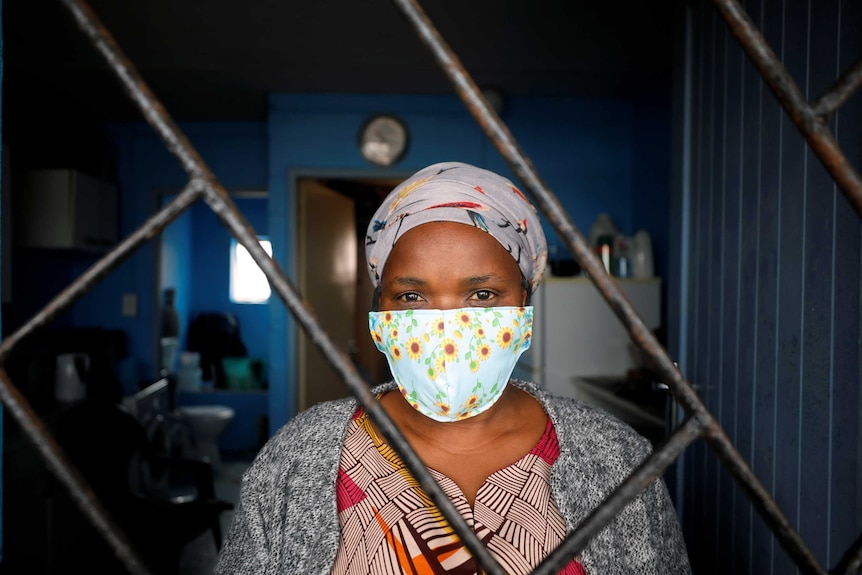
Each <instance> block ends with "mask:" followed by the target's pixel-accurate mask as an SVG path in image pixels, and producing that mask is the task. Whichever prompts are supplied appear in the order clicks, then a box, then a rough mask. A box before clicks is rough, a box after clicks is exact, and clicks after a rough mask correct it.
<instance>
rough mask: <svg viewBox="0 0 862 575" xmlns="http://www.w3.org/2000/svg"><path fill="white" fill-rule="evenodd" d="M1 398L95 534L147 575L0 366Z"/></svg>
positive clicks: (140, 574)
mask: <svg viewBox="0 0 862 575" xmlns="http://www.w3.org/2000/svg"><path fill="white" fill-rule="evenodd" d="M0 399H2V400H3V404H4V405H5V406H6V409H7V410H8V411H9V413H10V414H11V415H12V417H13V418H14V419H15V420H16V421H17V422H18V424H19V425H20V426H21V428H22V429H23V430H24V432H25V434H26V435H27V437H29V438H30V440H31V441H32V442H33V445H34V446H35V447H36V449H37V450H38V451H39V453H40V454H41V455H42V457H43V458H44V459H45V463H46V464H47V465H48V468H49V469H50V470H51V471H52V472H53V473H54V475H55V476H56V477H57V479H58V480H59V482H60V483H62V484H63V486H64V487H65V488H66V489H67V490H68V492H69V494H71V496H72V499H74V500H75V503H77V505H78V507H79V508H80V509H81V511H82V512H83V513H84V515H85V516H86V517H87V519H89V520H90V523H92V524H93V526H94V527H95V528H96V531H98V532H99V533H100V534H101V535H102V537H104V538H105V540H106V541H107V542H108V545H110V546H111V548H113V550H114V552H115V553H116V554H117V557H118V558H119V559H120V561H122V562H123V564H124V565H125V566H126V568H127V569H128V570H129V572H130V573H134V574H136V575H148V574H149V573H150V572H149V570H147V569H146V568H145V567H144V565H143V563H142V562H141V560H140V558H139V557H138V554H137V553H136V552H135V550H134V549H133V548H132V546H131V544H130V543H129V541H128V540H127V539H126V536H125V534H124V533H123V531H122V529H120V528H119V526H117V524H116V523H115V522H114V521H113V519H111V518H110V516H109V515H108V512H107V511H106V510H105V508H104V507H103V506H102V504H101V503H100V502H99V499H98V497H96V495H95V494H94V493H93V490H92V489H91V488H90V486H89V484H88V483H87V482H86V480H85V479H84V478H83V477H82V476H81V474H80V473H79V472H78V470H77V469H76V468H75V466H74V465H72V462H71V461H69V458H68V457H66V454H65V453H64V452H63V450H62V449H61V448H60V446H59V445H58V444H57V442H56V441H55V440H54V438H53V436H52V435H51V434H50V432H49V431H48V429H47V428H46V427H45V424H44V423H43V422H42V420H41V419H40V418H39V416H38V415H36V412H35V411H33V408H32V407H30V404H29V402H28V401H27V400H26V399H25V398H24V396H22V395H21V393H20V392H19V391H18V389H17V388H16V387H15V385H14V384H13V383H12V381H11V380H10V379H9V374H8V373H6V369H5V368H3V367H0ZM46 552H48V551H46Z"/></svg>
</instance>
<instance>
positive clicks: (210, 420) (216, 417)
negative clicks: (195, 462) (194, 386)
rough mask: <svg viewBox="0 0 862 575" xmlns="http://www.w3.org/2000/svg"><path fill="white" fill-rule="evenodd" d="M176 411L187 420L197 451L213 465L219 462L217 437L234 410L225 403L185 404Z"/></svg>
mask: <svg viewBox="0 0 862 575" xmlns="http://www.w3.org/2000/svg"><path fill="white" fill-rule="evenodd" d="M177 411H178V412H179V413H180V415H181V416H182V417H183V418H184V419H185V420H186V421H188V422H189V425H190V426H191V428H192V432H193V433H194V436H195V442H196V443H197V446H198V453H199V454H200V456H201V457H202V458H203V459H206V460H207V461H209V462H210V463H211V464H213V465H218V464H219V463H221V456H220V455H219V448H218V438H219V435H221V432H222V431H224V430H225V428H226V427H227V426H228V425H230V422H231V421H233V417H234V410H233V408H231V407H228V406H226V405H187V406H182V407H178V408H177Z"/></svg>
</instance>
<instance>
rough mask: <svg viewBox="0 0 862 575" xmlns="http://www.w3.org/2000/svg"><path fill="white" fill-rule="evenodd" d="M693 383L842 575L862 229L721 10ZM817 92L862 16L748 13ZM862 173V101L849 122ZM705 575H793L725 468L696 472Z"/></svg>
mask: <svg viewBox="0 0 862 575" xmlns="http://www.w3.org/2000/svg"><path fill="white" fill-rule="evenodd" d="M692 7H693V10H694V14H693V18H692V22H693V24H694V26H693V28H694V32H695V35H696V37H695V41H694V45H693V52H692V54H693V61H694V69H693V72H692V73H693V78H692V82H693V86H694V99H695V102H694V105H693V107H692V115H693V117H692V139H691V145H692V149H691V150H690V154H691V158H692V172H691V182H690V185H691V189H692V196H691V200H690V202H691V203H690V209H691V212H690V214H689V216H690V218H689V221H690V224H691V230H690V234H691V235H690V237H691V243H692V245H691V246H689V248H690V259H689V261H688V266H687V273H688V274H689V276H690V277H689V278H687V280H688V282H689V285H690V286H692V287H691V294H690V297H689V309H688V312H687V317H688V319H689V325H686V326H681V327H680V329H679V333H681V334H686V336H687V337H688V338H689V341H688V342H687V349H688V355H687V357H686V358H684V362H685V365H686V366H687V375H688V376H689V378H690V379H691V381H692V382H693V383H695V384H696V385H698V386H699V390H698V391H699V393H700V395H701V397H702V398H703V399H704V401H705V403H706V404H707V406H708V407H709V409H710V410H712V412H713V414H715V415H716V417H718V418H719V420H720V421H721V423H722V425H724V426H725V429H726V430H727V432H728V435H729V436H730V437H731V438H732V439H733V440H734V441H735V443H736V445H737V447H738V448H739V450H740V453H742V455H743V456H744V457H746V458H748V459H749V461H750V463H751V465H752V468H753V470H754V472H755V473H756V474H757V476H758V477H759V478H760V479H761V481H762V482H763V483H764V485H765V486H766V487H767V489H769V490H770V491H771V492H772V493H773V495H774V497H775V498H776V500H777V501H778V503H779V504H780V505H781V507H782V509H784V511H785V514H786V515H787V517H788V518H789V519H790V521H791V522H792V523H793V524H794V525H795V526H796V527H797V528H798V529H799V530H800V531H801V533H802V535H803V537H804V538H805V539H806V541H807V542H808V544H809V545H810V546H811V548H812V550H813V552H814V553H815V554H816V556H817V557H818V558H819V559H820V560H821V561H823V562H824V564H826V565H827V566H832V565H834V563H835V562H836V561H837V560H838V559H839V557H840V555H841V553H843V552H844V550H845V549H846V547H847V545H849V544H850V542H851V541H852V540H853V539H854V538H855V537H856V536H857V534H858V529H859V528H860V525H859V517H858V515H859V509H858V506H859V485H860V477H859V475H858V473H859V469H858V461H857V460H858V457H859V454H860V444H859V431H860V421H859V406H860V400H862V398H860V394H859V383H860V370H862V365H860V313H862V311H861V310H860V264H862V249H860V244H862V225H860V222H859V219H858V218H857V217H856V216H855V214H854V213H853V210H852V209H851V208H850V206H849V203H848V202H847V201H846V199H845V198H844V197H843V196H842V195H840V193H836V191H835V189H834V185H833V183H832V181H831V179H830V178H829V176H828V174H827V173H826V172H825V170H824V169H823V167H822V166H821V164H820V163H819V160H817V158H816V157H815V156H814V155H813V154H812V153H811V152H810V151H809V150H808V149H807V146H806V144H805V143H804V140H803V139H802V138H801V136H800V135H799V133H798V131H797V130H796V128H795V127H794V126H793V125H792V123H790V121H789V120H788V119H787V118H786V115H785V113H784V112H783V111H782V110H781V108H780V106H779V105H778V103H777V101H776V100H775V97H774V96H773V95H772V94H771V92H769V91H768V89H764V86H763V83H762V79H761V78H760V76H759V74H757V72H756V70H755V69H754V67H753V66H752V65H751V64H750V63H749V62H748V60H747V58H744V57H743V56H742V54H741V49H740V48H739V46H738V45H737V43H736V40H735V39H733V38H732V37H730V36H729V34H728V32H727V30H726V28H725V25H724V23H723V21H722V20H721V19H720V17H719V16H718V14H717V13H716V12H715V11H714V8H713V7H712V5H711V3H709V2H694V3H692ZM745 8H746V10H747V11H748V12H749V14H750V16H751V17H752V19H753V20H754V21H755V23H756V24H757V25H758V26H759V27H760V28H761V30H762V31H763V33H764V36H765V37H766V39H767V41H768V42H769V43H770V45H771V46H772V47H773V49H774V51H775V52H776V53H777V54H778V56H779V58H781V59H782V61H783V62H784V64H785V66H786V67H787V68H788V70H789V72H790V73H791V74H792V75H793V77H794V78H795V79H796V81H797V83H798V84H799V86H800V88H801V89H802V90H803V91H806V90H807V91H809V92H810V95H811V96H816V95H818V94H819V93H821V92H822V91H823V90H824V89H825V88H826V87H827V86H828V85H829V84H830V83H831V82H832V81H833V80H834V79H835V77H836V76H837V70H838V68H839V67H840V69H842V70H843V69H844V68H846V67H847V66H848V65H849V64H850V63H851V62H852V61H853V60H854V59H855V58H857V57H858V56H859V55H862V3H860V2H855V1H853V2H850V1H848V0H822V1H817V2H814V1H813V0H811V1H809V0H747V1H746V2H745ZM833 124H834V125H835V126H837V133H838V140H839V142H840V143H841V144H842V146H844V147H845V152H846V153H847V155H848V157H849V158H850V160H851V161H852V162H853V163H854V164H855V165H856V166H857V167H862V95H856V96H854V98H853V99H851V100H850V101H849V102H848V104H847V105H846V107H845V108H844V109H842V110H841V112H840V113H839V114H838V115H837V118H836V119H835V121H834V122H833ZM685 494H686V497H685V515H684V529H685V532H686V537H687V540H688V543H689V547H690V553H691V554H692V563H693V566H694V567H695V572H696V573H719V572H721V573H724V572H728V570H729V569H732V570H733V572H735V573H757V574H760V573H776V574H778V573H781V574H783V573H793V572H795V571H796V569H795V567H794V566H793V564H792V562H790V560H789V559H788V557H787V556H786V554H785V553H784V551H783V550H782V549H780V547H779V546H778V545H776V544H775V541H774V538H773V536H772V534H771V533H770V531H769V530H768V528H767V527H766V525H765V524H764V522H763V521H762V520H761V519H760V518H759V517H758V516H757V515H756V514H753V513H752V509H751V506H750V504H749V503H748V501H747V500H745V499H744V498H743V496H742V493H741V492H740V491H739V490H738V488H737V487H736V486H735V484H733V483H732V480H731V479H730V477H729V475H728V474H726V473H725V472H724V471H723V470H722V469H720V468H719V466H718V464H717V460H716V458H715V456H714V455H712V453H711V452H709V451H708V450H705V449H704V448H703V445H702V444H701V443H698V444H696V445H695V446H694V447H693V448H692V450H691V453H690V455H689V456H688V458H687V461H686V465H685Z"/></svg>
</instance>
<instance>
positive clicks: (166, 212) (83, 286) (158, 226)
mask: <svg viewBox="0 0 862 575" xmlns="http://www.w3.org/2000/svg"><path fill="white" fill-rule="evenodd" d="M202 192H203V184H202V182H201V181H200V180H198V179H193V180H192V181H190V182H189V183H188V184H186V187H185V188H183V191H182V192H181V193H180V194H179V195H178V196H177V197H176V198H175V199H174V200H173V201H171V203H169V204H168V205H166V206H165V207H164V208H162V209H161V210H159V211H158V212H157V213H156V214H155V215H153V216H151V217H150V218H149V219H148V220H147V221H146V222H144V224H143V225H142V226H141V227H139V228H138V229H137V230H135V231H134V232H132V234H131V235H130V236H129V237H127V238H126V239H125V240H123V241H122V242H121V243H120V244H119V245H118V246H117V247H116V248H114V249H113V250H111V251H110V252H108V253H107V254H105V255H104V256H103V257H102V258H101V259H99V261H97V262H96V263H94V264H93V265H92V266H90V267H89V268H88V269H87V271H85V272H84V273H83V274H81V275H80V276H79V277H78V279H76V280H75V281H74V282H72V283H71V284H70V285H69V286H68V287H67V288H66V289H64V290H63V291H62V292H60V293H59V294H58V295H57V296H55V297H54V299H52V300H51V301H50V302H48V304H47V305H46V306H45V307H43V308H42V309H41V310H40V311H39V312H38V313H37V314H36V315H34V316H33V317H32V318H30V320H29V321H28V322H27V323H25V324H24V325H23V326H21V327H20V328H18V330H17V331H15V333H13V334H11V335H9V336H8V337H6V338H5V339H3V341H2V343H0V362H2V361H4V360H5V359H6V357H7V356H8V355H9V353H10V352H11V351H12V349H13V348H14V347H15V345H16V344H18V342H20V341H21V340H22V339H24V338H26V337H27V336H29V335H31V334H32V333H33V332H34V331H36V330H37V329H39V328H41V327H42V326H44V325H46V324H48V323H50V322H51V321H52V320H53V319H54V318H55V317H56V316H57V315H58V314H60V313H61V312H62V311H64V310H65V309H67V308H68V307H69V306H71V305H72V304H73V303H75V302H76V301H77V300H78V299H80V298H81V297H82V296H83V295H84V294H85V293H87V291H89V290H90V288H92V287H93V285H95V284H96V283H97V282H99V280H101V279H102V278H103V277H105V276H106V275H108V273H109V272H111V270H113V269H114V268H116V267H117V266H118V265H120V264H121V263H123V262H124V261H125V260H126V259H128V257H129V256H131V255H132V253H134V251H135V250H136V249H138V248H139V247H140V246H141V245H143V244H144V243H145V242H147V241H149V240H150V239H151V238H153V237H154V236H155V235H157V234H158V233H160V232H161V231H162V230H163V229H165V227H167V225H168V224H169V223H171V222H172V221H174V220H175V219H177V218H178V217H179V216H180V215H181V214H182V213H183V212H184V211H185V210H186V208H188V207H189V206H190V205H192V204H193V203H195V202H196V201H197V200H198V198H199V197H200V196H201V194H202Z"/></svg>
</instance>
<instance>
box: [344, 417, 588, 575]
mask: <svg viewBox="0 0 862 575" xmlns="http://www.w3.org/2000/svg"><path fill="white" fill-rule="evenodd" d="M559 453H560V448H559V444H558V443H557V436H556V433H555V431H554V428H553V426H552V425H551V423H550V421H549V422H548V426H547V429H546V430H545V433H544V435H543V436H542V438H541V439H540V440H539V442H538V443H537V444H536V446H535V447H534V448H533V450H532V451H530V453H528V454H527V455H525V456H524V457H522V458H521V459H520V460H518V461H517V462H515V463H513V464H512V465H510V466H508V467H506V468H504V469H501V470H499V471H497V472H495V473H493V474H492V475H491V476H490V477H488V479H487V480H486V481H485V483H484V484H483V485H482V486H481V487H480V489H479V492H478V493H477V495H476V501H475V504H474V507H473V508H471V507H470V505H469V504H468V502H467V499H466V498H465V497H464V495H463V494H462V493H461V490H460V489H459V488H458V486H457V485H456V484H455V483H454V482H453V481H452V480H451V479H449V478H448V477H446V476H445V475H442V474H441V473H438V472H436V471H435V470H433V469H432V470H430V471H431V474H432V475H433V476H434V478H435V479H436V480H437V481H438V482H439V483H440V484H441V486H442V487H443V491H444V492H445V493H446V495H447V496H448V497H449V498H450V499H451V500H452V501H453V503H454V504H455V507H456V508H457V509H458V512H459V513H460V514H461V516H462V517H464V518H465V519H466V521H467V524H468V525H470V526H471V527H472V528H473V530H474V531H475V532H476V534H477V535H478V536H479V538H480V539H481V540H482V542H483V543H485V545H487V546H488V549H489V550H490V551H491V553H492V554H493V555H494V557H495V558H496V559H497V560H498V561H499V562H500V564H501V566H502V567H503V569H504V570H505V571H506V572H507V573H511V574H513V575H517V574H522V573H523V574H526V573H529V572H530V571H532V570H533V569H534V568H535V567H536V566H537V565H538V564H539V563H540V562H541V560H542V559H543V558H544V557H545V556H546V555H547V554H548V553H550V552H551V551H553V549H554V548H556V547H557V545H559V544H560V542H562V540H563V539H564V538H565V535H566V526H565V522H564V520H563V518H562V516H561V515H560V512H559V510H558V509H557V506H556V504H555V503H554V500H553V496H552V494H551V487H550V484H549V478H550V473H551V465H552V464H553V463H554V461H555V460H556V458H557V456H558V455H559ZM336 497H337V502H338V519H339V523H340V526H341V541H340V545H339V549H338V555H337V557H336V560H335V566H334V567H333V569H332V573H333V575H347V574H354V573H356V574H367V573H374V574H375V575H402V574H411V575H412V574H417V575H422V574H469V575H473V574H476V573H478V572H479V570H478V564H477V563H476V561H475V560H474V559H473V557H472V556H471V555H470V553H469V551H468V550H467V548H466V547H465V546H464V545H463V543H462V542H461V541H460V539H459V538H458V537H457V535H455V533H454V532H453V531H452V529H451V527H450V526H449V524H448V522H447V521H446V520H445V519H444V517H443V516H442V514H441V513H440V511H439V510H438V509H437V507H436V506H435V505H434V504H433V503H432V502H431V501H430V500H429V499H428V497H427V496H426V495H425V494H424V492H423V491H422V490H421V489H420V487H419V485H418V484H417V483H416V481H415V480H414V479H413V478H412V477H411V475H410V472H409V471H408V470H407V468H406V467H405V466H404V464H403V462H402V461H401V459H400V458H399V457H398V455H397V454H396V453H395V452H394V451H393V450H392V449H391V448H389V446H387V445H386V444H384V443H383V442H382V441H381V440H380V439H379V438H378V437H377V436H376V434H375V432H374V430H373V428H372V427H371V425H370V421H369V419H368V416H367V415H366V414H365V413H364V412H363V411H362V410H361V408H360V409H359V410H357V413H356V415H355V416H354V418H353V420H352V421H351V423H350V427H349V429H348V432H347V437H346V438H345V441H344V446H343V448H342V451H341V463H340V466H339V470H338V482H337V485H336ZM560 573H561V574H563V575H585V572H584V570H583V567H582V566H581V565H580V564H579V563H578V562H576V561H572V562H571V563H570V564H569V565H567V566H566V567H565V568H564V569H563V570H562V571H561V572H560Z"/></svg>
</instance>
